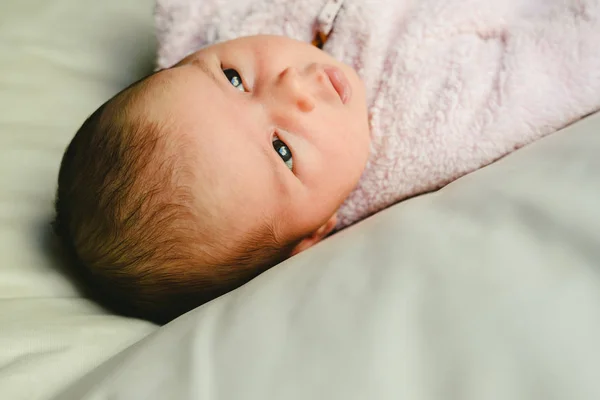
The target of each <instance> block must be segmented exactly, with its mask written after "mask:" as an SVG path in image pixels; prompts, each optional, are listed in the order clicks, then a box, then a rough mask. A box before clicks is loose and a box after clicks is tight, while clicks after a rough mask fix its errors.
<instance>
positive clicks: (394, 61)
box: [156, 0, 600, 228]
mask: <svg viewBox="0 0 600 400" xmlns="http://www.w3.org/2000/svg"><path fill="white" fill-rule="evenodd" d="M324 4H325V0H303V1H301V2H300V1H299V2H295V1H287V0H236V1H235V2H231V1H228V0H158V2H157V7H156V23H157V33H158V40H159V50H158V67H159V68H164V67H168V66H170V65H172V64H174V63H175V62H177V61H178V60H179V59H181V58H182V57H183V56H185V55H186V54H188V53H190V52H193V51H195V50H197V49H199V48H201V47H203V46H205V45H208V44H211V43H213V42H217V41H223V40H228V39H232V38H235V37H238V36H243V35H252V34H280V35H287V36H290V37H293V38H296V39H299V40H304V41H310V40H311V39H312V38H313V35H314V32H313V29H314V24H315V20H316V17H317V15H318V14H319V12H320V10H321V8H322V7H323V5H324ZM599 14H600V6H599V1H598V0H503V1H496V0H418V1H417V0H414V1H411V0H345V2H344V5H343V7H342V9H341V10H340V12H339V14H338V17H337V18H336V21H335V25H334V29H333V33H332V34H331V36H330V38H329V40H328V41H327V43H326V44H325V47H324V50H325V51H327V52H329V53H330V54H332V55H333V56H335V57H336V58H338V59H339V60H341V61H343V62H346V63H347V64H349V65H352V66H353V67H354V68H355V69H356V70H357V71H358V72H359V74H360V75H361V77H362V78H363V79H364V81H365V84H366V86H367V101H368V106H369V117H370V126H371V135H372V149H371V152H372V154H371V157H370V160H369V162H368V165H367V168H366V170H365V172H364V174H363V176H362V178H361V180H360V182H359V184H358V186H357V188H356V189H355V190H354V191H353V192H352V193H351V195H350V196H349V198H348V199H347V200H346V202H345V203H344V204H343V205H342V207H341V208H340V210H339V223H338V228H343V227H345V226H348V225H350V224H352V223H354V222H356V221H358V220H360V219H362V218H364V217H366V216H368V215H370V214H372V213H374V212H376V211H379V210H381V209H383V208H385V207H387V206H389V205H391V204H394V203H396V202H398V201H400V200H402V199H404V198H407V197H410V196H414V195H417V194H419V193H423V192H426V191H430V190H434V189H437V188H439V187H441V186H443V185H445V184H447V183H448V182H450V181H452V180H454V179H456V178H458V177H460V176H462V175H464V174H466V173H468V172H471V171H473V170H475V169H477V168H480V167H482V166H484V165H486V164H489V163H490V162H492V161H494V160H496V159H498V158H500V157H502V156H503V155H505V154H507V153H508V152H510V151H512V150H514V149H516V148H519V147H521V146H523V145H525V144H527V143H530V142H531V141H533V140H535V139H538V138H540V137H542V136H544V135H546V134H549V133H551V132H554V131H556V130H557V129H559V128H561V127H563V126H565V125H567V124H569V123H571V122H573V121H575V120H577V119H579V118H581V117H582V116H584V115H587V114H589V113H591V112H593V111H595V110H598V109H599V108H600V15H599Z"/></svg>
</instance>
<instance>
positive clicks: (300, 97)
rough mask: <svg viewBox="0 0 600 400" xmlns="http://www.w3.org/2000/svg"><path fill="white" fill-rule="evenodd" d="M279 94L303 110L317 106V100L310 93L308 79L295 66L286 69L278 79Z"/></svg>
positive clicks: (309, 109) (307, 110) (308, 110)
mask: <svg viewBox="0 0 600 400" xmlns="http://www.w3.org/2000/svg"><path fill="white" fill-rule="evenodd" d="M277 86H278V88H279V89H280V90H279V96H282V97H283V98H285V99H286V100H287V101H289V102H291V103H293V104H294V105H295V106H296V107H298V108H299V109H300V110H301V111H303V112H310V111H312V110H313V109H314V108H315V101H314V99H313V98H312V96H311V95H310V87H309V86H308V85H307V84H306V80H304V79H303V77H302V76H301V75H300V73H299V72H298V70H297V69H296V68H294V67H288V68H286V69H284V70H283V71H282V72H281V73H280V74H279V77H278V79H277Z"/></svg>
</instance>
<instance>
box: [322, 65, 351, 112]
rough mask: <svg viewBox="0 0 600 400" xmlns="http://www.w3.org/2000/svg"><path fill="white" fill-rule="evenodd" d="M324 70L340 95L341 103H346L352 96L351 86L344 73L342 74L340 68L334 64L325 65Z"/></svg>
mask: <svg viewBox="0 0 600 400" xmlns="http://www.w3.org/2000/svg"><path fill="white" fill-rule="evenodd" d="M324 71H325V73H326V74H327V77H328V78H329V81H330V82H331V84H332V85H333V87H334V89H335V91H336V92H337V94H338V96H339V97H340V100H342V103H343V104H346V103H348V101H350V98H351V97H352V87H351V86H350V82H349V81H348V79H347V78H346V75H344V73H343V72H342V70H341V69H339V68H337V67H334V66H327V67H325V69H324Z"/></svg>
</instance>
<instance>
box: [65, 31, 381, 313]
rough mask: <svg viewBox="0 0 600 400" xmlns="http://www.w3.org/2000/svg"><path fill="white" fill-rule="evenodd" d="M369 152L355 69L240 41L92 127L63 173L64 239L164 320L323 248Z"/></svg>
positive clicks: (320, 56)
mask: <svg viewBox="0 0 600 400" xmlns="http://www.w3.org/2000/svg"><path fill="white" fill-rule="evenodd" d="M242 72H243V74H242ZM368 156H369V126H368V122H367V107H366V103H365V91H364V88H363V84H362V82H361V80H360V78H359V77H358V75H357V74H356V72H355V71H354V70H353V69H352V68H350V67H349V66H347V65H344V64H342V63H340V62H338V61H336V60H335V59H333V58H332V57H331V56H329V55H327V53H325V52H323V51H322V50H319V49H317V48H316V47H314V46H311V45H309V44H306V43H302V42H299V41H295V40H292V39H288V38H284V37H277V36H253V37H245V38H240V39H238V40H233V41H228V42H224V43H220V44H217V45H214V46H210V47H207V48H204V49H202V50H201V51H198V52H196V53H194V54H192V55H190V56H188V57H186V58H185V59H184V60H182V61H181V62H179V63H178V64H177V65H175V66H173V67H172V68H168V69H164V70H162V71H159V72H157V73H155V74H153V75H151V76H150V77H148V78H146V79H143V80H142V81H140V82H138V83H136V84H134V85H132V86H130V87H129V88H127V89H125V90H124V91H123V92H121V93H119V94H118V95H117V96H115V97H114V98H113V99H111V100H110V101H108V102H107V103H106V104H104V105H103V106H102V107H100V109H98V110H97V111H96V112H95V113H94V114H93V115H92V116H91V117H90V118H89V119H88V120H87V121H86V122H85V123H84V124H83V126H82V127H81V129H80V130H79V131H78V132H77V134H76V136H75V138H74V139H73V141H72V142H71V144H70V145H69V147H68V149H67V151H66V154H65V156H64V159H63V163H62V166H61V170H60V176H59V188H58V196H57V221H58V222H57V226H58V227H59V228H58V232H59V234H60V235H61V236H62V237H63V239H64V241H65V242H66V243H67V244H69V245H70V246H71V248H72V250H73V251H74V254H75V255H76V258H77V260H79V261H80V262H81V263H82V264H83V266H84V268H85V270H86V271H88V273H89V275H90V276H89V277H90V278H91V279H92V280H93V282H94V284H95V285H96V286H97V288H98V289H100V290H102V292H103V293H102V294H103V297H106V298H107V299H109V300H112V303H113V305H114V306H117V307H118V308H119V310H121V311H122V312H124V313H126V314H130V315H139V316H142V317H146V318H149V319H151V320H154V321H157V322H165V321H168V320H169V319H171V318H173V317H175V316H177V315H179V314H181V313H183V312H185V311H188V310H189V309H191V308H193V307H195V306H197V305H199V304H202V303H203V302H206V301H208V300H210V299H212V298H214V297H216V296H219V295H221V294H223V293H225V292H227V291H229V290H231V289H233V288H235V287H237V286H239V285H241V284H243V283H244V282H246V281H248V280H249V279H251V278H252V277H254V276H256V275H257V274H259V273H261V272H263V271H264V270H265V269H267V268H269V267H271V266H273V265H275V264H276V263H278V262H280V261H282V260H283V259H285V258H287V257H289V256H291V255H293V254H295V253H297V252H299V251H302V250H304V249H306V248H308V247H310V246H312V245H313V244H315V243H316V242H318V241H319V240H321V239H322V238H324V237H325V236H327V235H328V234H329V233H330V232H331V231H332V230H333V229H334V227H335V225H336V210H337V209H338V208H339V207H340V205H341V204H342V202H343V201H344V199H345V198H346V197H348V195H349V194H350V192H351V190H352V189H353V188H354V187H355V186H356V183H357V182H358V179H359V178H360V175H361V173H362V171H363V169H364V167H365V164H366V162H367V158H368Z"/></svg>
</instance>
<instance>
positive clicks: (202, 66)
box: [191, 59, 219, 84]
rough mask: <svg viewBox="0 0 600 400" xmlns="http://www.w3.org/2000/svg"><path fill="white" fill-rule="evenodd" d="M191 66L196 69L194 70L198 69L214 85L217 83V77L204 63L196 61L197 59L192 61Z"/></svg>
mask: <svg viewBox="0 0 600 400" xmlns="http://www.w3.org/2000/svg"><path fill="white" fill-rule="evenodd" d="M191 64H192V65H193V66H194V67H196V68H200V69H201V70H202V71H203V72H204V73H205V74H206V75H208V76H209V78H210V79H212V80H213V81H214V82H215V83H216V84H218V83H219V78H217V76H216V75H215V73H214V71H213V70H212V69H211V68H209V66H208V65H206V63H205V62H204V61H202V60H198V59H194V60H192V62H191Z"/></svg>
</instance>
